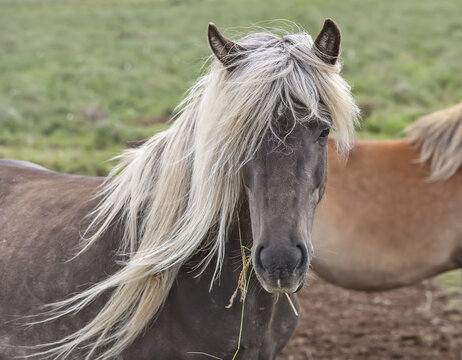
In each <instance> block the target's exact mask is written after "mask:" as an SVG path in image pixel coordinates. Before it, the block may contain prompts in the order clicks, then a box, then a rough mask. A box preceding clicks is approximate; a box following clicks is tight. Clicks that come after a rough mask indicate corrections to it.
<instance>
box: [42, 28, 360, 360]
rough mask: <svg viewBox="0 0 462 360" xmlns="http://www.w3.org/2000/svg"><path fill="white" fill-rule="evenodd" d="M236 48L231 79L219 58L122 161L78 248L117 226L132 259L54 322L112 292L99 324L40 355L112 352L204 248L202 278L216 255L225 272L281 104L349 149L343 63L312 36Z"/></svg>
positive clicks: (61, 307)
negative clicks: (170, 118)
mask: <svg viewBox="0 0 462 360" xmlns="http://www.w3.org/2000/svg"><path fill="white" fill-rule="evenodd" d="M238 43H239V44H240V45H241V46H242V48H243V49H245V50H242V54H239V55H242V56H239V57H238V58H239V63H238V64H237V66H236V68H235V69H234V70H233V71H232V72H228V71H227V70H226V69H225V68H224V67H223V65H222V64H221V63H220V62H219V61H217V60H214V61H213V62H212V64H211V66H210V70H209V71H208V73H207V74H205V75H204V76H203V77H201V78H200V79H199V80H198V81H197V83H196V84H195V85H193V86H192V88H191V89H190V90H189V93H188V96H187V97H186V99H185V100H184V101H183V102H182V104H180V106H179V112H178V115H177V116H176V119H175V121H174V122H173V124H172V125H171V127H170V128H169V129H167V130H166V131H163V132H161V133H159V134H157V135H155V136H154V137H152V138H151V139H150V140H148V141H147V142H146V143H144V144H143V145H142V146H141V147H139V148H136V149H130V150H127V151H125V152H124V153H123V154H122V155H121V156H120V159H121V161H120V164H119V165H118V166H117V167H116V168H115V169H114V170H113V171H112V172H111V174H110V177H109V178H108V180H107V181H106V182H105V184H104V186H103V188H102V190H101V192H100V195H101V196H102V201H101V202H100V204H99V206H98V207H97V209H96V210H95V211H94V213H93V214H92V216H93V223H92V225H91V229H92V232H93V234H92V235H91V236H90V237H89V238H88V239H86V243H85V247H84V249H83V250H85V249H88V247H90V246H91V244H92V243H94V242H95V241H98V240H99V239H100V238H102V236H103V235H104V234H105V232H106V231H107V230H108V228H109V227H110V226H111V224H113V223H114V222H115V221H118V223H119V224H121V226H122V228H123V229H124V234H123V240H122V243H121V252H123V253H125V254H127V260H126V262H125V263H124V265H123V267H122V268H121V269H120V270H119V271H118V272H116V273H115V274H113V275H111V276H110V277H108V278H107V279H106V280H104V281H101V282H99V283H97V284H95V285H93V286H92V287H90V288H89V289H87V290H85V291H83V292H81V293H79V294H77V295H75V296H73V297H71V298H69V299H67V300H64V301H61V302H58V303H56V304H53V310H52V313H51V316H49V318H48V320H50V319H56V318H58V317H60V316H63V315H69V314H73V313H75V312H78V311H80V310H82V309H83V308H84V307H86V306H87V305H88V304H89V303H91V302H92V301H93V300H95V299H96V298H98V297H99V296H100V295H101V294H103V293H104V292H107V291H112V293H111V296H110V299H109V300H108V301H107V303H106V305H105V306H104V307H103V309H102V310H101V311H100V312H99V313H98V315H97V316H96V317H95V318H94V319H93V320H92V321H90V322H89V323H88V324H87V325H86V326H84V327H83V328H82V329H80V330H78V331H77V332H75V333H73V334H71V335H69V336H67V337H65V338H63V339H62V340H60V341H58V342H55V343H53V344H49V345H51V346H53V348H52V349H50V350H44V351H42V352H41V354H42V355H45V356H46V355H49V356H62V357H66V356H68V355H70V353H71V352H72V351H74V350H77V349H78V351H82V350H83V351H84V352H85V354H84V356H83V358H86V359H89V358H90V357H92V358H93V357H95V358H96V359H108V358H112V357H115V356H117V355H118V354H120V353H121V352H122V351H123V350H124V349H125V348H127V346H129V345H130V344H131V343H132V342H133V341H134V340H135V338H136V337H137V336H138V335H140V333H141V332H142V331H143V329H144V328H145V327H146V325H147V324H148V323H149V322H150V321H151V320H152V319H153V318H154V317H155V315H156V314H157V313H158V311H159V309H160V308H161V306H162V304H163V303H164V301H165V299H166V297H167V295H168V293H169V291H170V289H171V287H172V284H173V283H174V280H175V278H176V276H177V274H178V271H179V269H180V267H181V266H182V265H183V264H185V263H186V262H187V261H188V259H190V258H191V256H193V255H194V254H197V253H198V252H199V251H200V252H201V259H202V262H201V263H200V264H199V265H198V270H199V271H201V270H203V269H204V268H205V267H206V266H207V265H209V264H210V262H211V261H212V259H215V272H214V277H213V278H214V280H215V279H217V278H218V277H219V276H220V271H221V266H222V263H223V259H224V253H225V244H226V237H227V233H228V229H229V227H230V226H231V225H232V223H233V221H232V219H233V216H234V215H235V209H236V206H237V204H238V201H239V199H240V196H241V190H242V184H241V179H240V175H239V170H240V168H241V167H242V166H243V164H245V163H246V162H248V161H249V160H250V159H251V158H252V156H253V155H254V153H255V152H256V150H257V149H258V148H259V146H260V142H261V139H262V137H263V136H264V135H265V134H266V133H268V132H271V131H272V118H273V114H274V110H275V109H276V108H277V107H278V106H279V105H280V104H281V103H282V104H284V106H286V107H287V108H288V109H292V111H294V110H293V109H294V107H295V103H297V104H300V103H301V104H303V105H304V106H305V107H306V108H307V109H309V110H310V111H311V115H312V116H316V117H318V118H321V119H324V120H325V121H328V122H329V123H332V127H333V129H334V131H335V132H336V139H337V143H338V147H339V148H340V149H342V150H348V149H349V145H350V135H351V134H352V133H353V130H354V123H355V121H356V118H357V115H358V109H357V107H356V105H355V103H354V101H353V99H352V96H351V93H350V87H349V86H348V84H347V83H346V82H345V81H344V80H343V79H342V77H341V76H340V75H339V72H340V65H339V64H336V65H329V64H326V63H324V62H323V61H322V60H320V59H319V58H318V56H317V55H316V52H315V50H314V49H313V41H312V39H311V37H310V35H308V34H307V33H305V32H302V33H299V34H295V35H288V34H286V35H284V36H277V35H274V34H272V33H269V32H261V33H254V34H251V35H248V36H246V37H244V38H242V39H241V40H239V41H238ZM297 106H299V105H297ZM298 121H309V119H308V118H306V119H299V120H298ZM211 229H213V231H211ZM83 250H82V251H83ZM212 285H213V280H212V283H211V284H210V286H212Z"/></svg>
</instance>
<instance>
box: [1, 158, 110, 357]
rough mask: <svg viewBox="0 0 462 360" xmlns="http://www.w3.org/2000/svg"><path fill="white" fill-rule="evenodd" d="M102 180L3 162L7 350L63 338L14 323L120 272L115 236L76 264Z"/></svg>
mask: <svg viewBox="0 0 462 360" xmlns="http://www.w3.org/2000/svg"><path fill="white" fill-rule="evenodd" d="M102 181H103V179H102V178H96V177H85V176H76V175H69V174H62V173H57V172H54V171H50V170H47V169H45V168H42V167H40V166H38V165H35V164H31V163H25V162H18V161H13V160H0V282H1V292H2V296H0V348H2V347H3V345H5V346H12V347H13V348H16V347H17V346H18V345H19V344H20V345H30V344H33V343H37V342H41V341H43V340H50V339H52V338H56V334H52V333H51V332H55V331H57V330H53V329H52V327H48V326H46V325H45V326H43V327H41V329H36V330H26V329H25V328H23V327H18V326H17V324H13V323H14V322H16V319H19V318H21V317H23V316H25V315H36V314H37V313H39V312H41V311H42V310H43V309H42V308H41V306H42V305H44V304H48V303H52V302H56V301H58V300H62V299H64V298H66V297H68V296H69V294H71V293H74V292H76V291H79V290H81V289H82V286H84V285H85V286H88V285H89V284H91V283H95V282H98V281H100V280H102V279H103V278H104V277H105V276H107V273H108V272H112V271H114V269H112V268H111V266H112V267H114V265H113V264H112V265H111V263H113V261H112V260H113V257H112V256H108V255H110V254H111V252H113V251H115V250H114V249H115V245H114V242H113V241H110V240H111V239H110V238H109V240H108V241H106V239H101V240H102V241H99V242H97V243H96V244H95V245H93V246H92V247H91V248H90V250H88V251H86V252H84V253H82V255H80V256H79V257H78V258H77V259H76V260H71V259H72V258H73V257H74V256H75V255H76V253H77V251H78V249H79V244H80V241H81V234H82V233H83V232H84V231H85V230H86V227H87V226H88V222H89V220H88V217H87V215H88V214H89V213H90V212H91V211H92V210H93V209H94V207H95V206H96V204H97V202H98V200H97V199H96V198H95V194H96V193H97V190H98V186H99V185H100V184H101V183H102ZM74 322H77V323H80V321H74ZM79 325H82V324H74V323H72V322H68V323H62V324H60V326H61V327H60V329H59V331H61V332H63V333H66V332H70V331H72V330H74V329H75V326H79ZM54 326H55V327H56V324H55V325H54ZM33 328H35V327H33ZM66 330H67V331H66ZM16 332H17V333H16ZM24 332H28V334H27V335H26V334H25V333H24ZM26 339H27V341H26V343H24V341H25V340H26ZM0 353H1V352H0ZM14 355H17V353H14ZM0 357H1V356H0Z"/></svg>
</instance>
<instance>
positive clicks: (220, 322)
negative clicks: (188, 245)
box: [123, 281, 298, 360]
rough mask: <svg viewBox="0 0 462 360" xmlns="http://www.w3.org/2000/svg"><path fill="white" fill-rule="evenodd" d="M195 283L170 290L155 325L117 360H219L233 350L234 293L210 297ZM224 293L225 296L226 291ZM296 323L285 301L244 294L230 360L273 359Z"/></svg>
mask: <svg viewBox="0 0 462 360" xmlns="http://www.w3.org/2000/svg"><path fill="white" fill-rule="evenodd" d="M201 285H202V284H201V283H200V281H198V282H194V281H191V282H189V283H188V285H186V286H180V287H178V286H177V287H174V288H173V289H172V292H171V294H170V296H169V298H168V299H167V302H166V305H165V307H164V309H163V310H162V312H161V314H160V316H159V317H158V319H157V320H156V321H155V323H153V325H152V326H151V327H150V328H149V330H148V331H146V333H145V334H144V335H143V336H142V337H141V338H140V339H139V340H137V341H136V342H135V343H134V344H133V345H132V346H131V347H130V348H129V349H127V351H126V352H125V353H124V356H123V359H125V360H126V359H139V360H143V359H193V360H195V359H197V360H200V359H205V358H206V357H207V356H206V355H204V354H209V355H213V356H216V357H219V358H221V359H223V360H225V359H231V358H233V356H234V353H235V352H236V350H237V347H238V342H239V332H240V328H241V319H242V317H241V315H242V303H241V302H239V299H238V298H236V299H235V301H234V304H233V306H232V307H231V308H229V309H228V308H226V305H227V304H228V303H229V299H230V297H231V295H232V293H233V291H234V289H232V288H231V287H230V288H229V289H223V288H219V287H218V288H217V289H216V290H214V291H212V292H211V293H209V292H208V289H207V287H202V286H201ZM228 290H229V291H228ZM297 323H298V318H297V317H296V316H295V315H294V313H293V311H292V309H291V308H290V305H289V304H288V303H287V301H286V299H285V297H282V296H280V297H279V299H276V296H275V295H271V294H268V293H266V292H264V291H262V290H261V289H253V290H249V292H248V294H247V298H246V301H245V307H244V317H243V321H242V337H241V343H240V350H239V352H238V356H237V357H236V359H246V360H254V359H255V360H257V359H265V360H267V359H273V358H274V357H275V355H276V354H277V353H278V352H279V351H280V350H281V349H282V348H283V347H284V346H285V345H286V344H287V343H288V342H289V339H290V337H291V336H292V334H293V332H294V331H295V328H296V326H297Z"/></svg>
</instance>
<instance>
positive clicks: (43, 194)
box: [0, 160, 298, 360]
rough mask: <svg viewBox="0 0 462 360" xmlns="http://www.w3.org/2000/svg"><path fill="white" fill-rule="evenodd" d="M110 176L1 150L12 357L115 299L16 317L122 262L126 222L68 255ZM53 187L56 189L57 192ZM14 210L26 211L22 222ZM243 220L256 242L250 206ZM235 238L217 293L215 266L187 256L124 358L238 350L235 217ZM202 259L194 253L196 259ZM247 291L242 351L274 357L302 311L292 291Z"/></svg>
mask: <svg viewBox="0 0 462 360" xmlns="http://www.w3.org/2000/svg"><path fill="white" fill-rule="evenodd" d="M101 183H102V179H101V178H94V177H83V176H73V175H67V174H60V173H56V172H52V171H43V170H39V169H36V168H34V167H31V166H28V165H27V164H26V165H24V164H23V163H21V162H14V161H6V160H0V199H2V207H1V210H0V214H1V215H0V219H1V222H0V228H1V229H2V230H3V231H2V242H1V243H0V253H1V254H2V256H1V258H0V260H1V262H0V269H1V273H2V299H1V300H2V301H1V303H0V306H1V308H0V314H1V316H2V318H3V319H5V321H4V322H3V323H2V325H1V327H0V344H1V346H0V348H1V349H2V351H4V353H3V355H4V356H6V358H11V357H13V356H17V355H27V354H30V353H32V351H31V350H27V349H26V348H25V347H24V346H28V345H35V344H39V343H46V342H50V341H53V340H56V339H59V338H60V337H62V336H63V335H68V334H70V333H72V332H74V331H76V330H77V329H79V328H81V327H82V326H84V324H85V323H86V322H88V321H89V320H90V319H91V318H92V317H94V316H95V314H96V313H97V312H98V311H100V309H101V307H102V306H104V303H105V301H107V299H105V298H104V297H103V298H101V299H98V300H97V301H95V303H93V304H92V305H91V306H89V308H88V309H87V311H86V312H85V313H83V314H82V315H81V316H78V317H75V316H74V317H63V318H60V319H58V320H56V322H52V323H43V324H40V325H36V326H33V327H22V326H18V324H17V321H18V320H19V317H22V316H24V315H36V314H37V309H40V307H41V306H43V305H45V304H48V303H51V302H54V301H56V300H57V299H62V298H65V297H66V296H68V295H69V294H72V293H75V292H77V291H81V290H82V287H86V286H88V284H91V283H97V282H99V281H101V280H102V279H104V278H106V277H107V276H108V275H111V274H113V273H114V272H115V271H116V270H117V269H118V268H119V267H120V266H118V265H117V263H116V261H115V257H116V254H117V247H118V244H119V243H120V239H121V234H120V231H117V229H113V230H112V231H110V232H109V233H108V234H107V235H105V236H104V238H102V239H101V241H98V243H95V245H94V246H92V251H86V252H83V253H82V254H81V255H80V256H78V257H77V258H75V259H73V260H71V261H69V259H70V258H72V256H73V255H74V252H73V250H74V249H76V248H77V247H78V246H79V241H80V236H79V233H80V231H81V230H82V229H85V216H86V215H88V213H89V212H91V211H92V210H93V208H94V207H95V199H94V196H95V194H96V193H97V187H98V186H100V185H101ZM52 192H53V193H55V194H56V195H57V196H50V193H52ZM37 204H40V206H37ZM11 216H15V217H18V218H20V219H21V221H16V222H13V221H11ZM240 224H241V236H242V238H243V240H242V241H243V242H244V243H246V244H250V243H251V239H252V238H251V231H250V224H249V223H248V210H247V211H245V210H244V209H243V210H242V221H241V222H240ZM56 232H58V233H59V236H56ZM230 239H232V241H230V242H229V245H228V247H227V250H226V252H227V256H226V258H225V264H224V267H223V272H222V276H221V282H220V285H217V286H216V287H214V288H213V289H212V291H211V292H210V294H209V286H210V280H211V276H212V274H211V272H210V271H206V272H204V274H203V275H202V276H200V277H198V278H196V277H195V276H194V274H193V273H192V269H191V268H192V266H191V265H190V264H185V265H184V266H183V268H182V269H181V270H180V273H179V275H178V278H177V281H176V282H175V284H174V286H173V288H172V290H171V292H170V294H169V296H168V298H167V300H166V304H165V306H164V307H163V309H162V312H161V313H160V314H159V316H158V318H157V319H156V321H155V322H153V324H152V326H150V327H149V328H148V329H147V330H146V331H145V332H144V334H143V335H142V336H141V337H139V338H138V339H137V340H136V341H135V342H134V343H133V344H132V345H131V346H130V347H128V348H127V349H126V350H125V352H124V353H123V358H124V359H140V360H143V359H180V358H185V357H186V358H191V359H196V358H197V359H200V358H203V355H202V356H201V355H200V354H193V353H194V352H197V353H200V352H204V353H208V354H212V355H214V356H219V357H221V358H223V359H227V358H230V357H232V355H233V354H234V352H235V351H236V347H237V339H238V334H239V328H240V314H241V303H240V302H239V301H238V300H236V301H235V304H234V305H233V306H232V307H231V308H230V309H226V308H225V306H226V305H228V303H229V301H230V298H231V295H232V294H233V292H234V290H235V288H236V285H237V282H238V277H239V270H236V269H238V267H239V263H238V262H236V260H235V259H236V255H237V259H239V257H238V256H239V253H240V247H239V237H238V229H237V228H236V227H234V230H232V234H231V236H230ZM24 249H27V251H24ZM233 259H234V260H233ZM194 261H195V259H194V258H193V259H192V260H191V262H192V263H194ZM204 294H205V295H206V296H204ZM247 296H248V301H247V302H246V304H245V307H246V316H245V318H244V323H243V331H244V332H243V342H242V344H241V350H240V356H239V358H245V359H270V358H273V357H274V356H275V354H276V353H277V352H278V351H280V350H281V349H282V347H283V346H285V345H286V344H287V342H288V341H289V339H290V337H291V335H292V333H293V332H294V331H295V327H296V325H297V323H298V318H297V317H296V316H295V315H294V313H293V311H292V309H291V308H290V305H289V303H288V302H287V301H285V299H282V298H281V299H280V300H279V301H275V297H274V295H271V294H269V293H267V292H265V291H261V289H260V288H258V287H255V286H253V287H251V288H250V289H249V293H248V295H247ZM293 299H294V301H295V303H296V298H295V297H293ZM297 306H298V305H297ZM191 313H193V314H194V316H191ZM172 319H175V321H172ZM217 323H218V324H221V325H222V328H221V329H220V331H219V332H217V331H214V330H213V329H214V328H215V327H216V324H217ZM274 324H277V326H274ZM188 352H191V354H189V355H187V353H188Z"/></svg>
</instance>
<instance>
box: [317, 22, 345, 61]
mask: <svg viewBox="0 0 462 360" xmlns="http://www.w3.org/2000/svg"><path fill="white" fill-rule="evenodd" d="M341 37H342V36H341V34H340V29H339V27H338V26H337V24H336V23H335V22H334V21H333V20H331V19H326V20H325V21H324V26H323V27H322V30H321V32H320V33H319V35H318V37H317V38H316V40H315V42H314V45H315V47H316V49H317V51H318V53H319V54H318V56H319V57H320V58H321V59H322V60H323V61H324V62H326V63H328V64H331V65H334V64H335V63H336V62H337V58H338V55H339V53H340V40H341Z"/></svg>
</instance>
